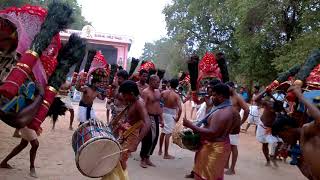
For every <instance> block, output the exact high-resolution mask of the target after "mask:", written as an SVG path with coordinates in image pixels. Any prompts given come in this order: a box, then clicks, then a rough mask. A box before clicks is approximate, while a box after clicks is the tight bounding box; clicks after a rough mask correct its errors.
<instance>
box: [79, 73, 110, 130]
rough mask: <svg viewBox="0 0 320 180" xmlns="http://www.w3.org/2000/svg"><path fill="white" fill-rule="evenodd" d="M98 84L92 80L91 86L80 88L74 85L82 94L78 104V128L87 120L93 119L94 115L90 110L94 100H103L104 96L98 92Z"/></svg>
mask: <svg viewBox="0 0 320 180" xmlns="http://www.w3.org/2000/svg"><path fill="white" fill-rule="evenodd" d="M98 83H99V82H97V81H96V80H95V79H92V81H91V85H89V86H84V87H81V86H80V85H79V84H77V85H76V89H77V90H78V91H80V92H82V98H81V101H80V103H79V112H78V120H79V122H80V124H79V126H80V125H81V124H83V123H84V122H86V121H88V120H89V119H95V118H96V115H95V112H94V110H93V108H92V105H93V101H94V100H95V99H96V98H99V99H101V100H104V99H105V94H102V93H100V92H99V91H98V88H97V87H98Z"/></svg>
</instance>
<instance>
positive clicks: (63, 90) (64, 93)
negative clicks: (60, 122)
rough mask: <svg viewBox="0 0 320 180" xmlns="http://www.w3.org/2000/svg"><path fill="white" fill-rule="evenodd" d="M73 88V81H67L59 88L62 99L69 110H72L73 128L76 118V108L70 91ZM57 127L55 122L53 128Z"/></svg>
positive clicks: (71, 121)
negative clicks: (74, 108)
mask: <svg viewBox="0 0 320 180" xmlns="http://www.w3.org/2000/svg"><path fill="white" fill-rule="evenodd" d="M70 88H71V83H69V82H65V83H64V84H62V86H61V87H60V89H59V97H60V98H61V101H62V102H63V103H64V104H65V106H66V107H67V108H68V111H69V112H70V124H69V129H70V130H72V129H73V128H72V123H73V120H74V110H73V106H72V102H71V98H70V97H69V91H70ZM54 128H55V122H53V126H52V129H53V130H54Z"/></svg>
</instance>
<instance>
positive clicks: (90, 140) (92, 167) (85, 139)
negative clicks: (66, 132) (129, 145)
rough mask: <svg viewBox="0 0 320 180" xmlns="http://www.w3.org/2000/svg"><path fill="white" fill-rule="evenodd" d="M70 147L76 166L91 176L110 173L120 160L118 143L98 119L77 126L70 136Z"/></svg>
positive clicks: (95, 176)
mask: <svg viewBox="0 0 320 180" xmlns="http://www.w3.org/2000/svg"><path fill="white" fill-rule="evenodd" d="M72 147H73V150H74V152H75V154H76V159H75V160H76V165H77V168H78V169H79V171H80V172H81V173H82V174H83V175H85V176H88V177H91V178H98V177H102V176H104V175H106V174H108V173H110V172H111V171H112V170H113V169H114V168H115V167H116V165H117V164H118V162H119V160H120V152H121V146H120V144H119V143H118V142H117V140H116V139H115V137H114V136H113V134H112V133H111V130H110V129H109V128H108V127H107V126H105V125H104V124H103V123H102V122H100V121H93V120H90V121H88V122H86V123H84V124H82V125H81V126H79V127H78V129H77V130H76V131H75V132H74V134H73V136H72Z"/></svg>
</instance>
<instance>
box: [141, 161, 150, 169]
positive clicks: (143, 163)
mask: <svg viewBox="0 0 320 180" xmlns="http://www.w3.org/2000/svg"><path fill="white" fill-rule="evenodd" d="M140 166H141V167H142V168H147V167H148V165H147V163H146V161H143V160H141V162H140Z"/></svg>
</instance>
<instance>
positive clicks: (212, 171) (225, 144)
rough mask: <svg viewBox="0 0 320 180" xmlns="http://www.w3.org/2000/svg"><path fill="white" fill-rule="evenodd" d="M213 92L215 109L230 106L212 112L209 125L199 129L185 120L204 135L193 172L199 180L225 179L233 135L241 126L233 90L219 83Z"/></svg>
mask: <svg viewBox="0 0 320 180" xmlns="http://www.w3.org/2000/svg"><path fill="white" fill-rule="evenodd" d="M212 90H213V93H212V94H213V95H212V97H213V103H214V105H215V106H219V105H220V104H222V103H224V104H230V105H228V106H224V107H223V108H221V109H218V110H216V111H215V112H214V113H212V114H211V115H210V117H209V118H208V119H207V122H204V124H205V126H204V127H198V126H196V125H195V124H193V123H192V122H191V121H188V120H187V119H186V118H185V119H184V120H183V124H184V126H185V127H188V128H190V129H192V130H193V131H194V132H195V133H199V134H200V136H201V141H202V147H201V148H200V149H199V151H198V152H197V154H196V158H195V166H194V170H193V171H194V177H195V179H196V180H223V175H224V166H225V165H226V163H227V161H228V156H229V154H230V150H231V146H230V141H229V134H230V132H231V131H232V130H233V129H234V128H237V127H238V126H239V123H240V115H239V112H237V111H235V110H234V109H233V108H232V105H231V103H230V100H229V98H230V91H229V87H228V86H227V85H225V84H217V85H215V86H214V87H213V88H212Z"/></svg>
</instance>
